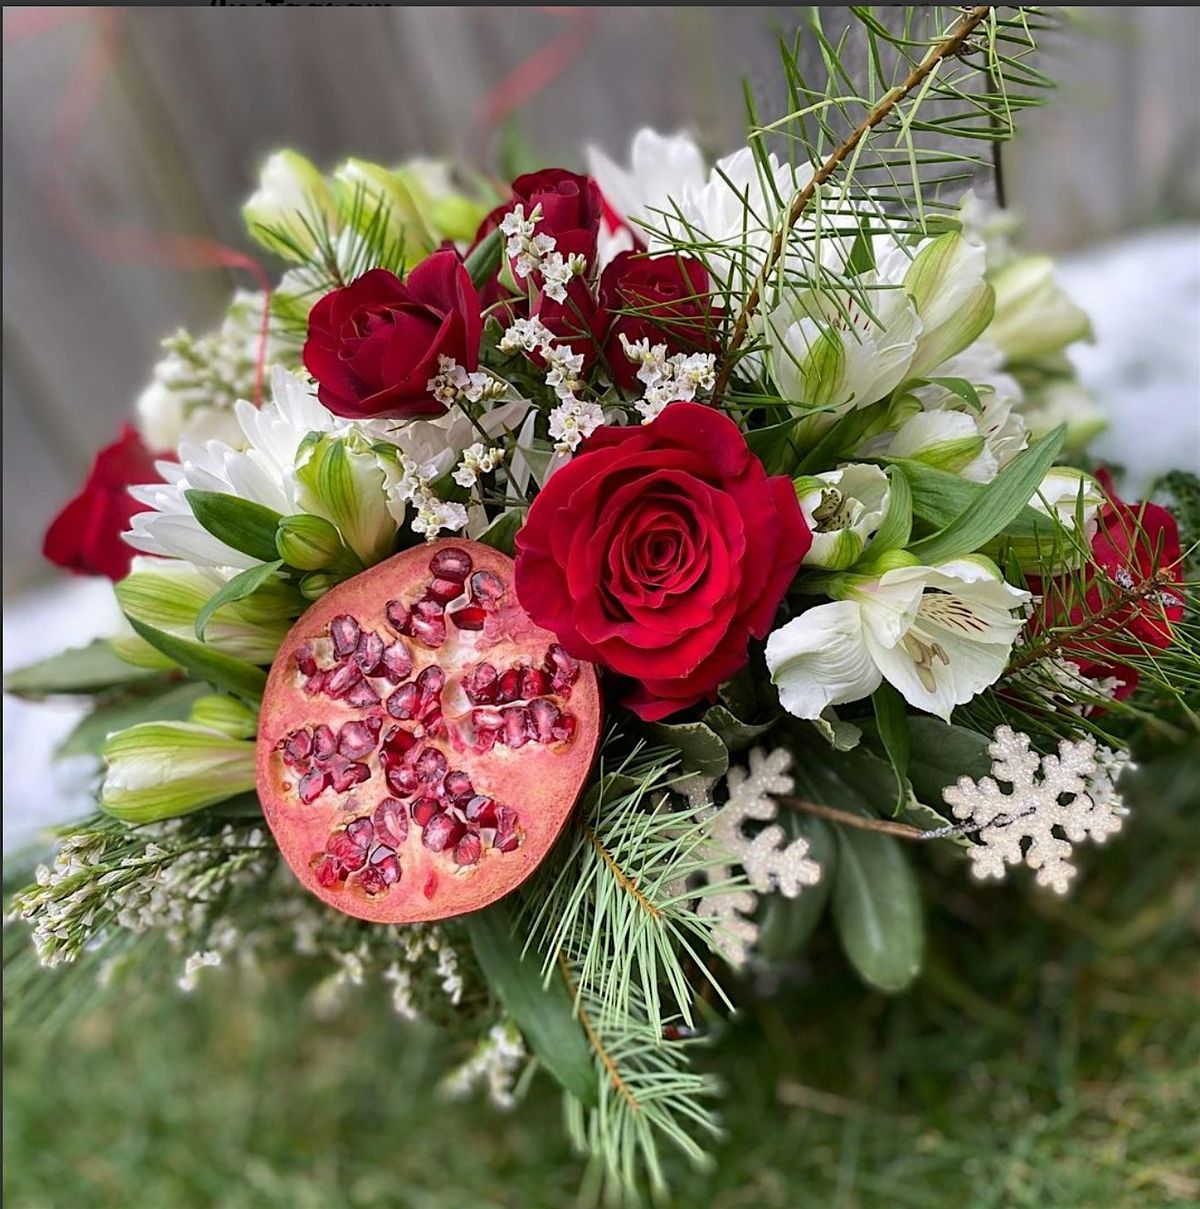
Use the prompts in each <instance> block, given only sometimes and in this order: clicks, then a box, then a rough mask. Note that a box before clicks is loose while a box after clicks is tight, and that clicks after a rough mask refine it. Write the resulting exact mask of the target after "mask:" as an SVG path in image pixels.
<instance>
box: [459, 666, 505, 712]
mask: <svg viewBox="0 0 1200 1209" xmlns="http://www.w3.org/2000/svg"><path fill="white" fill-rule="evenodd" d="M499 679H500V677H499V674H498V673H497V671H496V669H495V668H494V667H492V665H491V664H490V663H481V664H479V666H478V667H474V668H472V669H471V670H470V671H469V672H468V673H467V674H466V675H465V676H464V677H463V680H462V686H463V692H464V693H466V694H467V700H468V701H470V703H471V704H472V705H491V704H492V703H493V702H494V701H495V700H496V682H497V681H498V680H499Z"/></svg>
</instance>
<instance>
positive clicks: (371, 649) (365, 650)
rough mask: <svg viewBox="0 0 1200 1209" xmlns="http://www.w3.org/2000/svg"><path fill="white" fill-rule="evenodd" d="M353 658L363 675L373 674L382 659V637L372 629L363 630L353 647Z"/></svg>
mask: <svg viewBox="0 0 1200 1209" xmlns="http://www.w3.org/2000/svg"><path fill="white" fill-rule="evenodd" d="M354 658H355V661H356V662H357V663H358V666H359V667H360V668H362V673H363V675H364V676H373V675H374V674H375V669H376V668H377V667H378V666H379V664H380V661H381V660H382V659H383V639H382V638H380V637H379V635H378V634H376V633H375V632H374V631H373V630H363V632H362V634H361V635H360V636H359V639H358V646H357V647H355V649H354Z"/></svg>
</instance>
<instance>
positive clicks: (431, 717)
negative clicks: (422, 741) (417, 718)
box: [425, 709, 446, 739]
mask: <svg viewBox="0 0 1200 1209" xmlns="http://www.w3.org/2000/svg"><path fill="white" fill-rule="evenodd" d="M445 733H446V727H445V725H444V724H443V721H442V711H441V710H440V709H432V710H430V711H429V713H427V714H426V715H425V734H426V735H427V736H428V737H429V738H431V739H436V738H437V737H438V735H444V734H445Z"/></svg>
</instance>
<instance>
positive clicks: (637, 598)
mask: <svg viewBox="0 0 1200 1209" xmlns="http://www.w3.org/2000/svg"><path fill="white" fill-rule="evenodd" d="M811 544H812V536H811V534H810V533H809V531H808V526H807V525H806V524H805V521H804V516H803V514H802V513H801V511H800V505H799V504H798V503H797V501H796V493H795V490H794V489H793V487H792V483H791V480H790V479H787V478H783V477H779V478H768V477H767V474H766V472H765V471H764V470H763V467H762V463H761V462H760V461H759V460H758V458H756V457H755V456H754V454H752V453H751V452H750V450H749V448H748V447H747V445H746V440H745V437H743V436H742V433H741V430H740V429H739V428H738V427H737V425H736V424H734V422H733V421H732V420H731V419H730V418H729V417H728V416H727V415H725V414H724V413H723V412H720V411H717V410H715V409H713V408H711V407H704V406H701V405H700V404H698V403H672V404H671V405H670V406H669V407H667V408H666V409H665V410H664V411H663V412H662V414H661V415H659V417H658V418H657V419H656V420H654V421H653V423H651V424H647V425H644V426H640V427H637V428H601V429H598V430H597V431H596V433H595V434H594V435H593V436H592V437H591V438H590V439H589V440H588V441H586V442H585V443H584V444H583V445H582V446H581V448H580V451H579V453H578V454H577V455H576V457H575V458H574V459H573V460H572V461H570V462H568V463H567V465H565V466H564V467H563V468H562V469H561V470H558V471H557V472H556V473H555V474H554V476H553V477H552V478H551V479H550V481H549V482H548V483H547V484H546V486H545V488H544V489H543V490H542V492H541V493H540V494H539V495H538V496H537V498H536V499H535V500H534V502H533V505H532V507H531V508H530V510H529V516H528V519H527V520H526V522H525V525H524V526H523V528H522V529H521V530H520V532H519V533H518V534H517V570H516V586H517V595H518V597H519V598H520V601H521V604H522V605H523V606H524V607H525V609H526V610H527V611H528V612H529V614H530V615H531V616H532V617H533V619H534V620H535V621H536V622H537V623H538V624H539V625H542V626H545V627H546V628H547V629H549V630H553V631H554V633H555V634H557V635H558V638H559V640H560V641H561V642H562V644H563V646H564V647H566V649H567V650H568V651H569V652H570V653H571V654H572V655H574V656H576V658H580V659H587V660H590V661H592V662H596V663H600V664H602V665H603V666H605V667H607V668H610V669H611V670H612V671H614V672H617V673H619V674H621V675H623V676H628V677H630V678H632V679H634V680H636V681H639V682H640V683H639V684H638V686H637V687H636V688H635V689H634V690H633V692H632V693H631V694H630V696H629V697H628V698H627V699H626V701H625V704H626V705H627V706H628V707H629V708H630V709H632V710H633V711H634V712H635V713H637V714H638V715H639V716H640V717H642V718H644V719H646V720H647V721H653V720H655V719H658V718H664V717H666V716H667V715H668V714H672V713H675V711H676V710H680V709H683V708H685V707H686V706H689V705H694V704H695V703H696V702H698V701H701V700H703V699H704V698H706V697H707V698H711V697H712V695H713V693H714V691H715V690H716V688H717V686H718V685H719V684H721V683H722V682H723V681H725V680H727V679H728V678H729V677H730V676H732V675H733V674H734V673H735V672H736V671H738V669H739V668H741V667H742V666H743V665H744V664H745V663H746V660H747V658H748V653H747V646H748V643H749V640H750V638H751V637H754V638H762V637H764V636H765V635H766V633H767V631H768V630H769V629H770V626H771V622H772V620H773V618H774V616H775V610H776V608H777V607H778V605H779V602H780V600H782V598H783V595H784V593H785V592H786V591H787V589H788V586H789V585H790V584H791V582H792V580H793V578H794V577H795V575H796V571H797V569H798V568H799V566H800V563H801V561H802V560H803V558H804V556H805V554H807V553H808V548H809V546H810V545H811Z"/></svg>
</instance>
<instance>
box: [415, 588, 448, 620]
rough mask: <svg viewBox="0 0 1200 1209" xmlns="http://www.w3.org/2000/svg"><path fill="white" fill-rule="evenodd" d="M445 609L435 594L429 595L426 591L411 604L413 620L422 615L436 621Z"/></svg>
mask: <svg viewBox="0 0 1200 1209" xmlns="http://www.w3.org/2000/svg"><path fill="white" fill-rule="evenodd" d="M445 611H446V606H445V605H444V604H442V602H441V601H440V600H438V599H437V597H435V596H430V595H429V594H428V593H426V594H425V595H424V596H422V597H421V599H420V600H418V601H417V603H416V604H415V605H413V620H414V621H416V620H417V618H418V617H424V618H426V619H428V620H429V621H436V620H437V618H439V617H441V616H442V614H443V613H445Z"/></svg>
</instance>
